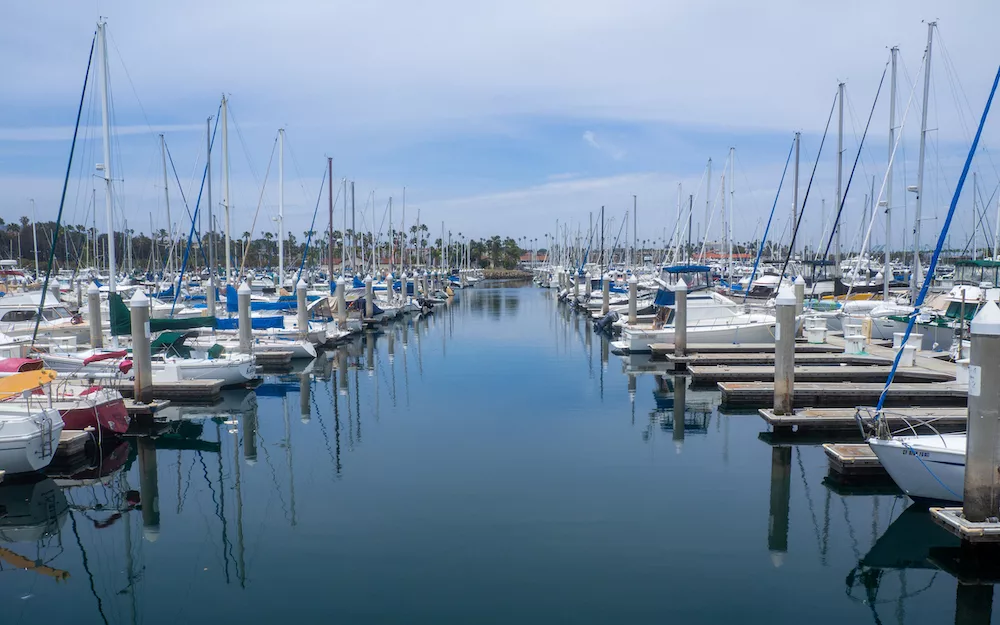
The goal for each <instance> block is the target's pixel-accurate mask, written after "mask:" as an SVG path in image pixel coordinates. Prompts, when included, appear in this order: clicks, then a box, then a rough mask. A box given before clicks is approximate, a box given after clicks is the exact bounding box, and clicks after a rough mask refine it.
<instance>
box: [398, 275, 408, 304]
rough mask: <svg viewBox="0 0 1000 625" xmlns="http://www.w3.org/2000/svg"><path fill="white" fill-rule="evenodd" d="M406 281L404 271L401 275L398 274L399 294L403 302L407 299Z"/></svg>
mask: <svg viewBox="0 0 1000 625" xmlns="http://www.w3.org/2000/svg"><path fill="white" fill-rule="evenodd" d="M406 281H407V277H406V272H405V271H404V272H403V273H402V275H400V276H399V295H400V296H401V297H402V298H403V301H404V302H405V301H408V300H409V293H408V292H407V285H406Z"/></svg>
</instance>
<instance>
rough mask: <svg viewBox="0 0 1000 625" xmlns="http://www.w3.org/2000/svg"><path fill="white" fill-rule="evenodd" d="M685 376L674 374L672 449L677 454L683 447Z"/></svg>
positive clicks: (685, 395) (685, 397)
mask: <svg viewBox="0 0 1000 625" xmlns="http://www.w3.org/2000/svg"><path fill="white" fill-rule="evenodd" d="M686 403H687V378H686V377H685V376H682V375H675V376H674V431H673V439H674V451H676V452H677V453H678V454H680V453H681V450H683V448H684V412H685V410H686V409H687V407H686Z"/></svg>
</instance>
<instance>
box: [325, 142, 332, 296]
mask: <svg viewBox="0 0 1000 625" xmlns="http://www.w3.org/2000/svg"><path fill="white" fill-rule="evenodd" d="M326 167H327V195H328V196H329V205H328V206H329V213H330V223H328V224H327V226H326V228H327V230H326V237H327V239H328V240H327V248H328V249H327V264H328V265H329V267H328V269H329V275H328V276H327V281H328V282H329V283H330V284H333V157H332V156H328V157H327V158H326Z"/></svg>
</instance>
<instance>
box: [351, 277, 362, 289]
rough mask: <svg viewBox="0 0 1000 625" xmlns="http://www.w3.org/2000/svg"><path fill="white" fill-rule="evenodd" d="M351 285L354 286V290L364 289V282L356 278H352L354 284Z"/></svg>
mask: <svg viewBox="0 0 1000 625" xmlns="http://www.w3.org/2000/svg"><path fill="white" fill-rule="evenodd" d="M353 284H354V288H356V289H363V288H365V281H364V280H362V279H361V278H359V277H357V276H354V282H353Z"/></svg>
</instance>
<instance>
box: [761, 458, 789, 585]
mask: <svg viewBox="0 0 1000 625" xmlns="http://www.w3.org/2000/svg"><path fill="white" fill-rule="evenodd" d="M791 494H792V448H791V447H784V446H777V447H774V448H772V449H771V501H770V505H769V509H768V519H767V548H768V550H770V552H771V562H772V563H773V564H774V566H775V568H777V567H779V566H781V565H782V564H784V563H785V554H786V553H788V512H789V502H790V499H791Z"/></svg>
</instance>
